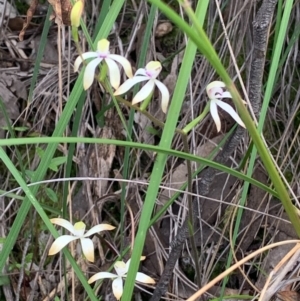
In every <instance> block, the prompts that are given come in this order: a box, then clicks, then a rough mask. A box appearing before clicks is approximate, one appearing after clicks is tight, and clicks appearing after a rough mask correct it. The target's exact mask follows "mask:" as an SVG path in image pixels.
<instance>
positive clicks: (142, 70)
mask: <svg viewBox="0 0 300 301" xmlns="http://www.w3.org/2000/svg"><path fill="white" fill-rule="evenodd" d="M136 75H143V76H147V79H149V77H148V75H147V74H146V69H145V68H139V69H138V70H136V71H135V74H134V76H136Z"/></svg>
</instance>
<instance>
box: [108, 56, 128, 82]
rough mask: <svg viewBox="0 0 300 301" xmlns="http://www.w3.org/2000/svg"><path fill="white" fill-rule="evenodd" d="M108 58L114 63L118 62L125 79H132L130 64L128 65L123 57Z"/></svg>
mask: <svg viewBox="0 0 300 301" xmlns="http://www.w3.org/2000/svg"><path fill="white" fill-rule="evenodd" d="M109 58H111V59H112V60H114V61H116V62H118V63H119V64H121V65H122V67H123V68H124V71H125V74H126V75H127V77H129V78H132V77H133V74H132V68H131V64H130V63H129V61H128V60H127V59H126V58H125V57H123V56H121V55H117V54H110V55H109Z"/></svg>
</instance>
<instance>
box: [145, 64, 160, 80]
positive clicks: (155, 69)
mask: <svg viewBox="0 0 300 301" xmlns="http://www.w3.org/2000/svg"><path fill="white" fill-rule="evenodd" d="M145 69H146V75H147V76H149V77H150V78H152V79H155V78H157V77H158V75H159V73H160V71H161V70H162V66H161V63H160V62H158V61H151V62H149V63H148V64H147V66H146V68H145Z"/></svg>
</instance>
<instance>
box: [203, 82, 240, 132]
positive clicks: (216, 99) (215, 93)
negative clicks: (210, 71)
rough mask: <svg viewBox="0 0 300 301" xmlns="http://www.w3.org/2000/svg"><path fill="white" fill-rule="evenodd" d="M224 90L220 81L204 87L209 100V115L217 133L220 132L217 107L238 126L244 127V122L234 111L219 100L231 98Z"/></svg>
mask: <svg viewBox="0 0 300 301" xmlns="http://www.w3.org/2000/svg"><path fill="white" fill-rule="evenodd" d="M225 88H226V85H225V84H224V83H223V82H221V81H214V82H211V83H210V84H209V85H207V87H206V93H207V95H208V98H209V99H210V114H211V116H212V118H213V120H214V122H215V124H216V127H217V131H218V132H219V131H220V130H221V120H220V117H219V113H218V108H217V106H219V107H220V108H222V109H223V110H224V111H226V112H227V113H228V114H229V115H230V116H231V117H232V118H233V119H234V120H235V121H236V122H237V123H238V124H239V125H240V126H242V127H245V124H244V122H243V121H242V119H241V118H240V116H239V115H238V114H237V113H236V111H235V110H234V109H233V108H232V107H231V106H230V105H229V104H227V103H225V102H224V101H222V100H221V99H222V98H232V96H231V94H230V92H228V91H226V90H224V89H225Z"/></svg>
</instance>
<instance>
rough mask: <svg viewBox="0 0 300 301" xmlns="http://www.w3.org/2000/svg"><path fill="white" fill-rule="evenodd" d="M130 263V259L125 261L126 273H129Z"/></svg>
mask: <svg viewBox="0 0 300 301" xmlns="http://www.w3.org/2000/svg"><path fill="white" fill-rule="evenodd" d="M130 262H131V258H130V259H129V260H127V262H126V264H125V269H126V273H128V271H129V266H130Z"/></svg>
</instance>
